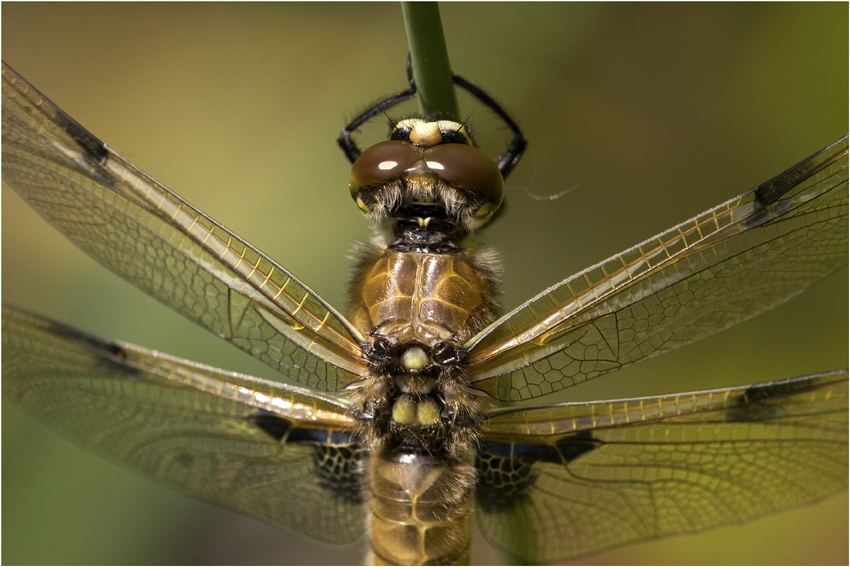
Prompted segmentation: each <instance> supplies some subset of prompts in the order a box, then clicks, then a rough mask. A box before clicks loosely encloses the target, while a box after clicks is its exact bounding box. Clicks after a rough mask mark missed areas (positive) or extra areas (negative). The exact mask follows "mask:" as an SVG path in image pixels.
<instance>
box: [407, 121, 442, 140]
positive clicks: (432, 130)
mask: <svg viewBox="0 0 850 567" xmlns="http://www.w3.org/2000/svg"><path fill="white" fill-rule="evenodd" d="M410 141H411V142H413V143H414V144H416V145H417V146H436V145H437V144H439V143H440V142H442V141H443V133H442V132H440V127H439V125H438V124H437V123H436V122H417V123H416V124H414V125H413V129H412V130H411V132H410Z"/></svg>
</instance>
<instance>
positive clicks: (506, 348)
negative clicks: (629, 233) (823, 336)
mask: <svg viewBox="0 0 850 567" xmlns="http://www.w3.org/2000/svg"><path fill="white" fill-rule="evenodd" d="M847 231H848V226H847V138H846V137H845V138H843V139H841V140H839V141H838V142H836V143H835V144H833V145H832V146H830V147H828V148H826V149H824V150H823V151H821V152H819V153H817V154H815V155H813V156H812V157H810V158H808V159H807V160H804V161H803V162H801V163H799V164H798V165H796V166H794V167H793V168H791V169H789V170H788V171H786V172H784V173H783V174H781V175H779V176H778V177H776V178H774V179H772V180H770V181H768V182H766V183H764V184H762V185H761V186H759V187H758V188H756V189H754V190H752V191H749V192H747V193H744V194H743V195H741V196H739V197H736V198H735V199H732V200H730V201H727V202H726V203H723V204H721V205H719V206H718V207H715V208H713V209H711V210H709V211H706V212H705V213H703V214H701V215H699V216H697V217H695V218H693V219H691V220H689V221H687V222H685V223H682V224H680V225H678V226H675V227H673V228H672V229H670V230H668V231H667V232H664V233H662V234H660V235H658V236H657V237H655V238H652V239H650V240H647V241H646V242H643V243H642V244H639V245H638V246H636V247H634V248H631V249H629V250H626V251H625V252H623V253H621V254H618V255H617V256H614V257H612V258H610V259H608V260H606V261H604V262H602V263H601V264H598V265H596V266H594V267H592V268H589V269H588V270H585V271H584V272H581V273H579V274H577V275H575V276H573V277H571V278H569V279H567V280H564V281H563V282H561V283H560V284H557V285H555V286H554V287H552V288H549V289H547V290H546V291H544V292H543V293H541V294H540V295H538V296H537V297H535V298H533V299H531V300H530V301H528V302H527V303H525V304H524V305H521V306H520V307H518V308H517V309H515V310H514V311H513V312H511V313H509V314H507V315H506V316H504V317H502V318H501V319H499V320H498V321H497V322H495V323H494V324H493V325H491V326H490V327H488V328H487V329H485V330H484V331H483V332H482V333H480V334H479V335H478V336H477V337H474V338H473V339H472V340H471V341H470V342H469V345H468V347H469V348H470V353H469V357H468V361H469V367H468V372H469V375H470V377H471V381H472V382H473V383H474V384H473V386H474V387H476V388H478V389H480V390H483V391H485V392H487V393H488V394H490V395H492V396H494V397H496V398H498V399H501V400H524V399H529V398H533V397H536V396H540V395H544V394H548V393H551V392H553V391H556V390H559V389H561V388H565V387H568V386H571V385H574V384H577V383H579V382H582V381H584V380H587V379H589V378H593V377H595V376H598V375H600V374H604V373H605V372H609V371H611V370H615V369H617V368H620V367H622V366H625V365H627V364H631V363H633V362H636V361H638V360H641V359H643V358H646V357H648V356H653V355H656V354H659V353H662V352H665V351H668V350H670V349H673V348H676V347H679V346H681V345H683V344H687V343H689V342H691V341H694V340H696V339H699V338H702V337H705V336H707V335H710V334H712V333H714V332H716V331H719V330H722V329H725V328H727V327H729V326H731V325H734V324H735V323H738V322H740V321H742V320H744V319H747V318H749V317H752V316H753V315H756V314H758V313H760V312H761V311H764V310H765V309H769V308H770V307H773V306H775V305H777V304H778V303H781V302H782V301H785V300H786V299H788V298H790V297H792V296H793V295H795V294H796V293H799V292H800V291H801V290H803V289H804V288H805V287H807V286H809V285H811V284H812V283H814V282H815V281H817V280H819V279H821V278H823V277H825V276H826V275H828V274H830V273H831V272H833V271H834V270H836V269H837V268H839V267H840V266H842V265H844V264H846V263H847V240H848V239H847Z"/></svg>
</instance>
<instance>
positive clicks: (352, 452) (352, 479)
mask: <svg viewBox="0 0 850 567" xmlns="http://www.w3.org/2000/svg"><path fill="white" fill-rule="evenodd" d="M364 455H365V453H364V451H362V450H361V449H360V448H359V447H358V446H357V445H350V446H333V445H316V452H315V454H314V455H313V463H314V464H315V466H316V472H317V473H318V475H319V486H321V487H322V488H324V489H326V490H329V491H330V492H332V493H333V494H334V495H336V496H337V497H339V498H342V499H343V500H345V501H346V502H350V503H351V504H361V503H362V502H363V466H362V465H363V457H364Z"/></svg>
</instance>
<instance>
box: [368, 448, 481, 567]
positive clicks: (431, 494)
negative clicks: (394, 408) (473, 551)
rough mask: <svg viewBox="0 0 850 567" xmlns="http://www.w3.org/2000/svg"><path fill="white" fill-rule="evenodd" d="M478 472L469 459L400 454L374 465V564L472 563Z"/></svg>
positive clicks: (379, 459)
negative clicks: (472, 517)
mask: <svg viewBox="0 0 850 567" xmlns="http://www.w3.org/2000/svg"><path fill="white" fill-rule="evenodd" d="M474 479H475V471H474V469H473V467H472V462H471V458H470V459H469V462H455V463H454V464H447V463H446V459H445V457H442V458H440V457H435V456H430V455H420V454H417V453H404V452H402V453H400V454H399V453H396V454H394V455H392V456H374V457H372V458H371V459H370V463H369V499H368V500H369V506H370V514H371V517H370V526H369V532H370V533H369V536H370V540H371V546H372V554H373V561H374V564H375V565H435V564H436V565H460V564H467V563H468V561H469V545H470V538H471V529H470V513H471V511H472V486H473V482H474Z"/></svg>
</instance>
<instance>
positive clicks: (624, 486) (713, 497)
mask: <svg viewBox="0 0 850 567" xmlns="http://www.w3.org/2000/svg"><path fill="white" fill-rule="evenodd" d="M847 398H848V374H847V371H846V370H842V371H837V372H832V373H827V374H821V375H814V376H808V377H802V378H795V379H791V380H785V381H778V382H769V383H765V384H758V385H753V386H745V387H740V388H728V389H720V390H711V391H704V392H693V393H689V394H676V395H670V396H661V397H657V398H639V399H632V400H619V401H611V402H593V403H576V404H563V405H557V406H552V407H545V408H536V409H527V410H503V411H501V412H500V413H497V414H493V415H494V417H493V418H492V419H490V420H488V421H486V422H485V423H484V426H483V433H484V442H483V444H482V448H483V450H482V452H481V456H480V458H479V468H480V470H481V474H480V476H481V478H482V481H481V482H480V483H479V488H478V501H479V523H480V525H481V527H482V530H483V532H484V534H485V536H486V537H487V538H488V539H489V540H491V541H492V542H493V543H494V544H496V545H498V546H501V547H503V548H505V549H507V550H508V551H510V552H511V553H514V554H516V555H518V556H520V557H523V558H525V559H526V560H529V561H534V562H547V561H554V560H556V559H563V558H567V557H576V556H581V555H587V554H591V553H596V552H599V551H602V550H604V549H606V548H610V547H614V546H618V545H623V544H626V543H632V542H638V541H643V540H648V539H654V538H657V537H663V536H671V535H676V534H684V533H694V532H698V531H702V530H705V529H708V528H711V527H715V526H720V525H724V524H730V523H740V522H744V521H747V520H750V519H753V518H756V517H758V516H762V515H764V514H767V513H770V512H774V511H777V510H781V509H784V508H789V507H792V506H797V505H801V504H806V503H811V502H815V501H817V500H820V499H822V498H824V497H826V496H828V495H830V494H832V493H834V492H837V491H839V490H842V489H846V488H847V478H848V477H847V475H848V454H847V453H848V436H847V425H848V422H847V409H848V402H847ZM511 457H513V458H511Z"/></svg>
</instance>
